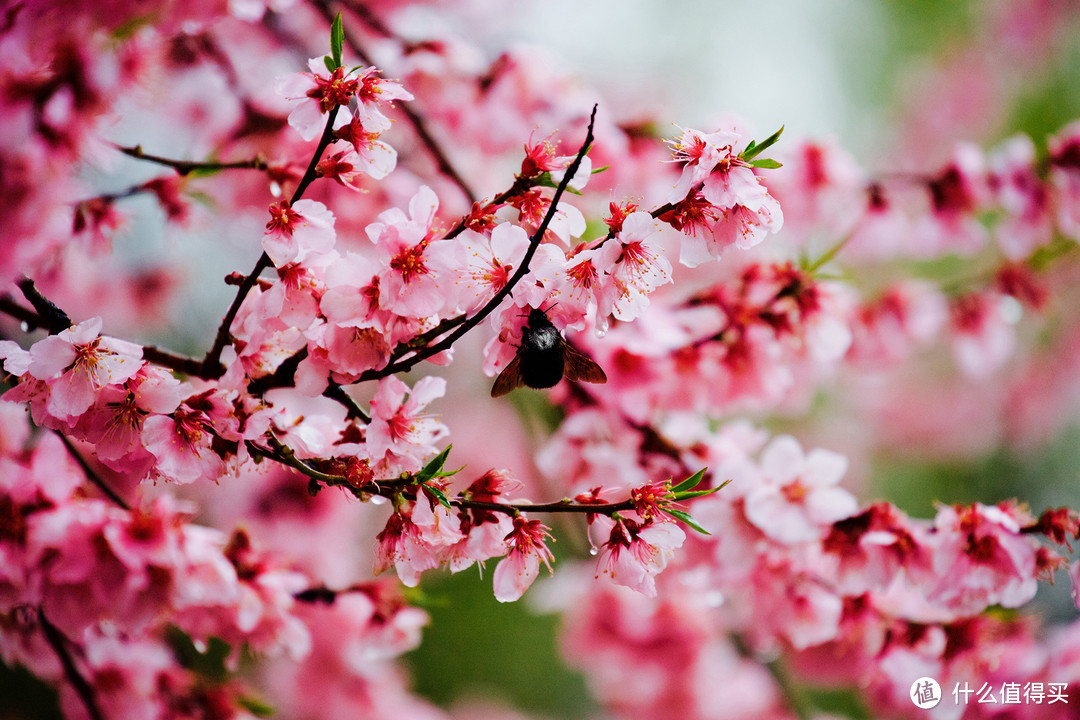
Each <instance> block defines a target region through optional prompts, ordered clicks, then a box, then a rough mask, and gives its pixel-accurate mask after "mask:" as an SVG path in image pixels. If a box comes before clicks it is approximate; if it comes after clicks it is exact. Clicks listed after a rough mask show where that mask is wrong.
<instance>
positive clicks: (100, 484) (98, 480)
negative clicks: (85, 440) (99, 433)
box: [56, 431, 131, 510]
mask: <svg viewBox="0 0 1080 720" xmlns="http://www.w3.org/2000/svg"><path fill="white" fill-rule="evenodd" d="M56 434H57V435H59V436H60V442H62V443H64V447H66V448H67V451H68V454H69V455H71V457H72V459H74V460H75V462H76V463H78V464H79V467H80V468H82V471H83V474H84V475H86V479H87V480H89V481H90V484H91V485H93V486H94V487H96V488H97V489H98V490H100V491H101V492H102V494H103V495H105V497H107V498H109V499H110V500H112V501H113V502H114V503H116V504H117V505H118V506H120V507H122V508H123V509H124V510H131V506H130V505H129V504H128V503H127V501H126V500H124V498H122V497H120V495H119V494H118V493H117V492H116V491H115V490H113V489H112V488H111V487H109V484H108V483H106V482H105V480H104V479H102V477H101V476H100V475H98V474H97V472H96V471H95V470H94V468H92V467H90V463H88V462H87V461H86V458H84V457H83V456H82V454H81V453H80V452H79V451H78V450H77V449H76V448H75V446H74V445H73V444H72V442H71V439H70V438H68V436H67V435H65V434H64V433H62V432H60V431H56Z"/></svg>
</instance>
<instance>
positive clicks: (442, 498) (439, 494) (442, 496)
mask: <svg viewBox="0 0 1080 720" xmlns="http://www.w3.org/2000/svg"><path fill="white" fill-rule="evenodd" d="M424 489H425V490H427V491H428V492H430V493H431V494H432V495H434V496H435V499H436V500H438V501H439V504H440V505H442V506H443V507H445V508H446V509H447V510H449V509H450V501H449V500H448V499H447V497H446V493H444V492H443V491H442V490H440V489H439V488H437V487H435V486H434V485H424Z"/></svg>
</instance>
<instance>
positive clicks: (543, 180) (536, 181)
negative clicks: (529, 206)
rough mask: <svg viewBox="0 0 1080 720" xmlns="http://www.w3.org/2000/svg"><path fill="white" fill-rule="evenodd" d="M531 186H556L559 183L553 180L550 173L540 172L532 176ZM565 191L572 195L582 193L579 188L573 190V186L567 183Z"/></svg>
mask: <svg viewBox="0 0 1080 720" xmlns="http://www.w3.org/2000/svg"><path fill="white" fill-rule="evenodd" d="M575 174H576V173H575ZM533 187H549V188H558V187H559V183H557V182H555V181H554V180H552V179H551V173H549V172H542V173H540V174H539V175H537V176H536V177H535V178H533ZM565 192H568V193H571V194H572V195H581V194H582V192H581V191H580V190H575V189H574V188H572V187H570V186H569V185H567V186H566V190H565Z"/></svg>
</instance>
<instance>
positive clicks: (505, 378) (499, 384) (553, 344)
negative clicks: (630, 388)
mask: <svg viewBox="0 0 1080 720" xmlns="http://www.w3.org/2000/svg"><path fill="white" fill-rule="evenodd" d="M564 376H565V377H566V378H567V379H570V380H581V381H584V382H591V383H605V382H607V375H605V374H604V370H603V369H602V368H601V367H600V366H599V365H597V364H596V363H595V362H593V361H592V360H591V359H590V358H589V357H588V356H586V355H585V354H584V353H582V352H581V351H579V350H576V349H574V348H573V347H571V346H570V345H569V344H567V342H566V340H565V339H564V338H563V336H562V335H561V334H560V333H559V329H558V328H557V327H555V326H554V325H553V324H552V323H551V320H550V319H548V316H547V313H545V312H544V311H543V310H540V309H539V308H534V309H532V310H530V311H529V320H528V322H527V323H526V325H525V327H523V328H522V329H521V345H519V346H518V350H517V355H515V356H514V359H513V360H511V361H510V364H509V365H507V366H506V367H505V368H504V369H503V371H502V372H501V373H499V376H498V377H497V378H495V385H494V386H492V388H491V397H499V396H500V395H505V394H506V393H508V392H510V391H511V390H513V389H514V388H519V387H521V386H522V385H527V386H528V387H531V388H537V389H540V388H549V387H554V386H555V385H556V384H557V383H558V382H559V381H560V380H562V379H563V377H564Z"/></svg>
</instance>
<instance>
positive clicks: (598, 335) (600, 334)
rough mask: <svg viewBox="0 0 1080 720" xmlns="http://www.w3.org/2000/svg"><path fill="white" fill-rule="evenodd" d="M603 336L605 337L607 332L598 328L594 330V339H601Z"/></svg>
mask: <svg viewBox="0 0 1080 720" xmlns="http://www.w3.org/2000/svg"><path fill="white" fill-rule="evenodd" d="M605 335H607V330H601V329H600V328H596V337H598V338H602V337H604V336H605Z"/></svg>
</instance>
